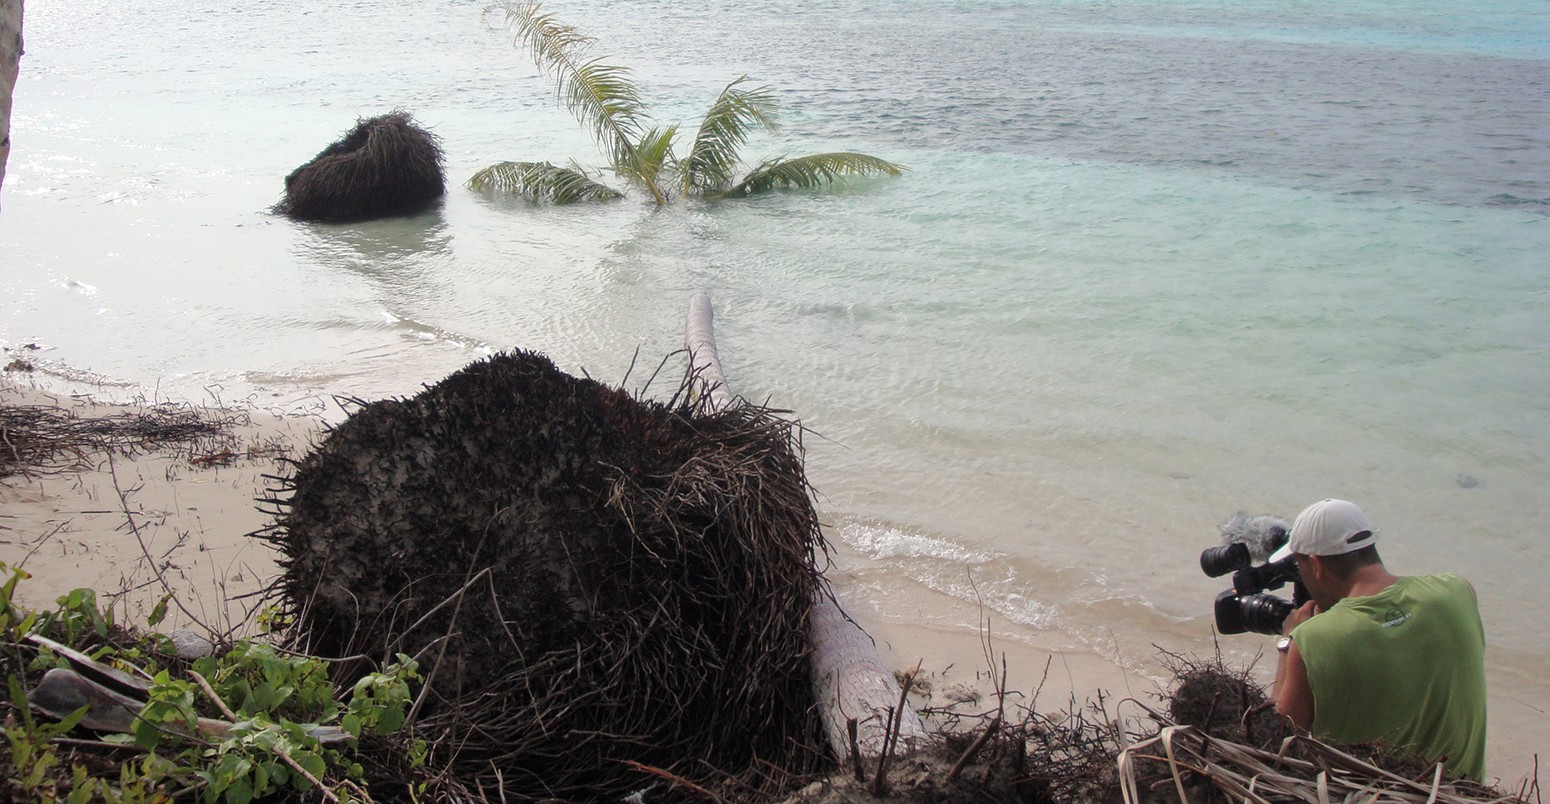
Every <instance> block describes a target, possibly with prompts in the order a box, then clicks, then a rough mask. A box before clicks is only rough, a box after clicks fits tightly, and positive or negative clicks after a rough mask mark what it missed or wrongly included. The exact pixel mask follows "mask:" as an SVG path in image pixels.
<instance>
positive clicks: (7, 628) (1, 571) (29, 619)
mask: <svg viewBox="0 0 1550 804" xmlns="http://www.w3.org/2000/svg"><path fill="white" fill-rule="evenodd" d="M0 576H4V577H5V581H4V583H0V636H4V637H5V638H6V639H7V640H10V641H13V642H14V641H16V640H18V639H21V637H22V636H23V635H25V634H27V633H30V632H31V631H32V628H33V626H34V625H36V623H37V619H38V615H37V614H35V613H33V612H29V611H27V610H25V609H23V608H21V607H20V606H18V605H16V585H17V584H19V583H21V582H22V581H25V580H27V579H28V578H31V577H32V576H31V575H28V574H27V571H26V570H23V569H21V568H20V567H14V568H13V567H10V566H8V565H7V564H6V563H5V562H4V561H0Z"/></svg>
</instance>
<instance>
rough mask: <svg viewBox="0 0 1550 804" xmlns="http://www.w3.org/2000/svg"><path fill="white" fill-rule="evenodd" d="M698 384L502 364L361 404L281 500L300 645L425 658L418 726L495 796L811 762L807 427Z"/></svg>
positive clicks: (740, 776)
mask: <svg viewBox="0 0 1550 804" xmlns="http://www.w3.org/2000/svg"><path fill="white" fill-rule="evenodd" d="M687 390H688V386H687V385H685V386H684V387H683V388H682V389H681V393H679V394H677V395H675V397H674V398H673V400H671V401H670V402H668V403H657V402H651V401H645V400H641V399H637V398H635V397H632V396H631V395H630V394H628V393H626V392H625V391H623V390H621V389H619V388H612V387H608V386H604V385H602V384H600V383H597V382H595V381H592V380H588V379H579V378H576V377H572V376H569V375H567V374H564V373H562V372H560V371H559V370H558V369H556V368H555V367H554V365H553V364H552V363H550V362H549V361H548V360H547V359H546V358H544V357H542V356H539V355H536V354H532V353H526V352H514V353H510V354H502V355H498V356H496V357H493V358H490V359H488V360H484V361H480V362H478V363H475V364H473V365H470V366H468V367H466V368H464V369H463V370H461V371H459V372H457V373H455V374H453V375H451V376H449V377H448V378H446V379H445V380H443V381H441V382H440V383H437V384H436V385H435V386H432V387H430V388H428V389H427V390H426V391H424V392H423V393H421V394H420V395H418V396H416V397H414V398H412V399H403V400H385V401H378V402H372V403H369V404H364V405H362V406H361V407H360V409H359V410H357V411H355V412H354V413H353V414H352V415H351V416H350V418H349V419H348V420H346V421H345V422H344V423H343V424H341V425H340V426H339V427H338V428H337V429H335V430H333V431H332V432H331V433H330V434H329V435H328V437H327V438H326V439H325V440H324V441H323V442H322V443H321V444H320V445H319V446H318V447H317V449H316V450H315V451H314V452H313V453H312V454H311V455H309V456H307V457H306V458H305V459H304V460H302V461H301V462H300V463H299V464H297V465H296V467H295V473H294V475H293V477H292V478H291V479H290V480H289V481H287V483H286V488H285V489H283V490H281V491H282V493H281V494H279V495H278V496H276V498H275V499H274V500H273V502H274V503H275V504H276V505H277V506H278V509H279V510H278V513H279V517H278V519H277V522H276V526H275V528H273V529H272V530H271V531H269V532H268V533H267V534H266V536H265V538H267V539H268V540H269V541H271V542H272V543H273V544H274V546H275V547H276V548H278V550H279V551H280V553H281V554H282V556H283V559H282V562H281V563H282V566H283V574H282V575H281V577H280V578H279V579H278V581H277V585H276V588H275V591H276V592H277V593H279V596H280V598H279V599H280V600H281V601H282V603H283V605H284V606H285V607H287V608H288V609H289V610H290V614H291V615H292V616H294V618H295V621H296V623H297V627H296V631H295V634H294V638H293V639H292V640H291V645H292V647H295V648H298V649H302V650H305V651H307V652H308V653H311V654H313V655H321V656H328V657H338V658H341V659H345V660H346V661H344V662H343V663H342V664H341V666H340V669H339V672H340V673H341V674H344V675H346V676H348V674H350V673H351V672H354V670H352V665H354V666H358V665H361V664H364V663H366V662H367V661H368V660H365V659H361V660H356V661H350V660H349V657H360V656H365V657H370V658H371V659H376V660H380V661H382V662H384V663H385V662H386V661H387V660H388V659H389V658H390V657H392V656H394V655H395V654H399V653H402V654H407V655H410V656H413V657H415V658H416V659H418V660H419V662H420V665H421V667H422V668H423V669H424V676H425V688H424V691H423V692H421V693H420V694H419V700H417V701H416V704H415V707H414V711H413V712H412V713H411V721H412V724H413V728H414V730H415V733H416V734H417V735H419V736H420V737H421V738H423V739H426V740H427V741H428V742H429V743H430V744H431V745H432V746H434V748H433V756H432V757H431V760H432V761H433V762H434V763H436V764H437V765H438V766H439V767H444V768H446V770H447V774H448V776H449V777H453V778H456V779H457V780H458V784H459V785H461V786H462V787H463V788H465V789H467V790H471V791H479V792H480V793H481V794H483V795H485V796H488V797H489V798H490V799H491V800H497V799H499V798H500V797H502V796H506V797H512V798H518V799H522V798H547V797H561V798H585V799H592V798H608V797H612V798H615V799H617V798H618V797H621V796H624V795H627V794H629V793H630V792H631V791H635V790H640V789H643V788H646V787H651V786H653V785H661V784H670V785H679V784H682V785H685V786H701V787H706V788H709V787H720V788H723V789H725V788H726V787H727V786H728V785H729V784H730V785H732V786H733V787H737V786H739V785H741V786H745V787H748V788H750V789H754V788H758V787H759V786H760V785H761V784H762V783H763V780H764V779H766V778H772V779H779V781H780V782H781V783H783V782H784V781H785V778H786V777H787V776H788V775H789V774H793V773H801V772H805V771H807V770H810V769H812V768H815V767H817V766H818V765H819V764H821V763H822V762H824V761H825V756H824V754H825V752H824V750H823V747H822V742H821V737H820V736H819V732H818V728H817V725H816V722H815V719H814V716H813V713H812V707H811V705H810V698H809V687H810V682H809V675H808V664H807V662H808V646H807V627H808V614H809V611H810V609H811V606H812V604H811V601H812V600H813V599H814V596H815V595H816V594H817V591H818V588H819V587H818V583H819V575H818V571H817V568H816V563H815V556H822V555H823V554H824V545H823V542H822V538H821V535H820V533H819V530H818V522H817V515H816V513H815V511H814V509H813V506H812V499H811V495H810V490H809V488H808V486H807V482H806V479H805V476H804V474H803V469H802V463H801V459H800V454H799V452H798V451H797V449H796V445H795V442H794V440H793V437H792V430H793V425H792V424H791V423H790V422H788V421H786V420H784V419H782V418H781V417H780V416H778V415H777V414H776V412H774V411H769V410H765V409H762V408H758V407H754V406H749V405H739V406H734V407H730V408H726V409H720V410H717V409H713V408H712V407H710V406H708V405H706V404H704V403H703V402H702V401H701V400H700V398H699V397H692V396H691V395H690V394H689V393H687Z"/></svg>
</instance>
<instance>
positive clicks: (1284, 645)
mask: <svg viewBox="0 0 1550 804" xmlns="http://www.w3.org/2000/svg"><path fill="white" fill-rule="evenodd" d="M1291 649H1292V638H1291V637H1289V636H1284V637H1281V638H1280V639H1278V640H1276V650H1278V651H1280V652H1282V653H1285V652H1287V651H1289V650H1291Z"/></svg>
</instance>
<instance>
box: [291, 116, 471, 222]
mask: <svg viewBox="0 0 1550 804" xmlns="http://www.w3.org/2000/svg"><path fill="white" fill-rule="evenodd" d="M441 161H442V153H441V143H440V141H439V140H438V139H437V138H436V135H434V134H432V133H430V132H429V131H426V130H425V129H423V128H421V127H419V126H418V125H416V124H415V122H414V118H413V117H411V116H410V115H409V113H408V112H402V111H395V112H391V113H389V114H385V115H382V116H380V117H373V118H370V119H362V120H359V121H357V122H356V124H355V128H353V129H351V130H350V131H349V132H347V133H346V134H345V135H344V137H343V138H341V139H340V140H339V141H337V142H335V143H334V144H333V145H330V146H328V147H327V148H324V149H323V150H322V152H320V153H319V154H318V155H317V156H315V157H313V158H312V161H310V162H308V163H306V164H305V165H302V166H301V167H299V168H296V169H295V170H293V171H291V175H289V176H286V177H285V198H284V199H282V200H281V201H280V203H278V204H276V205H275V207H274V211H275V212H276V213H278V214H281V215H284V216H286V217H288V218H292V219H295V220H299V221H321V222H345V221H361V220H370V219H372V218H386V217H391V216H394V215H411V214H413V213H415V212H418V211H420V210H421V209H424V208H425V207H426V206H427V205H428V204H430V202H432V201H434V200H436V199H437V198H440V197H441V196H442V195H443V194H445V193H446V181H445V179H444V177H443V175H442V170H441Z"/></svg>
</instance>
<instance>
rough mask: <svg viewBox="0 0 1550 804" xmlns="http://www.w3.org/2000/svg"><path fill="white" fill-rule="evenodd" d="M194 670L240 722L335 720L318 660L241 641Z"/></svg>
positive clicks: (324, 668) (200, 662) (336, 709)
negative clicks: (260, 719)
mask: <svg viewBox="0 0 1550 804" xmlns="http://www.w3.org/2000/svg"><path fill="white" fill-rule="evenodd" d="M194 671H195V672H197V673H199V674H200V675H202V676H204V677H205V678H207V679H209V681H210V684H211V686H213V687H214V688H215V691H216V693H218V694H219V695H220V696H221V699H222V700H224V701H225V702H226V703H227V704H229V705H230V706H231V707H232V709H233V711H235V712H236V713H237V714H238V715H240V716H243V717H249V716H254V715H260V714H262V715H266V716H268V717H270V718H273V719H275V720H293V721H296V722H298V723H326V722H332V721H333V720H334V719H335V718H336V717H338V715H339V705H338V703H337V702H335V701H334V689H333V686H332V685H331V684H330V683H329V680H328V665H327V663H325V662H323V661H322V660H320V659H314V658H312V657H309V656H296V655H281V654H280V652H279V651H277V650H275V648H274V646H273V645H269V644H267V643H263V642H253V641H248V640H243V641H241V642H238V643H237V645H236V646H235V647H233V648H232V649H231V651H230V652H228V653H227V654H226V656H225V657H223V658H222V659H220V660H217V659H215V658H214V657H210V656H207V657H204V658H202V659H198V660H196V661H195V662H194Z"/></svg>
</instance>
